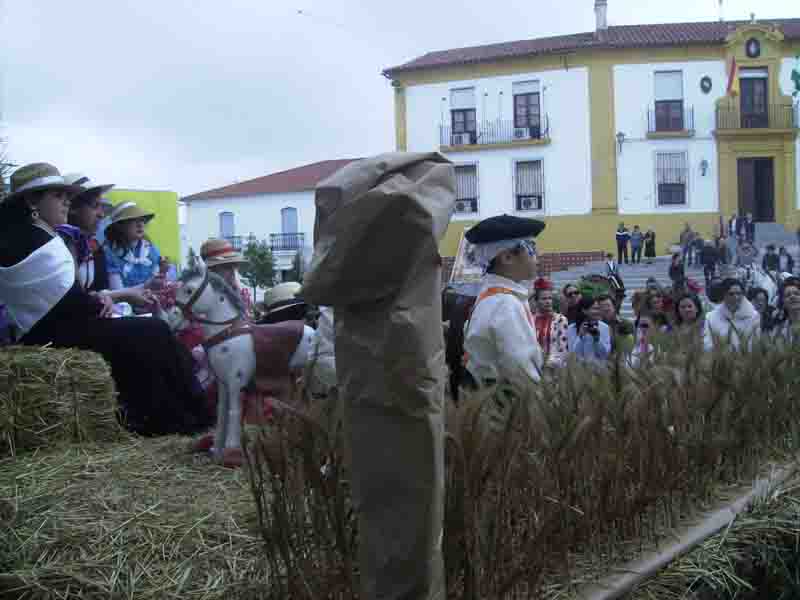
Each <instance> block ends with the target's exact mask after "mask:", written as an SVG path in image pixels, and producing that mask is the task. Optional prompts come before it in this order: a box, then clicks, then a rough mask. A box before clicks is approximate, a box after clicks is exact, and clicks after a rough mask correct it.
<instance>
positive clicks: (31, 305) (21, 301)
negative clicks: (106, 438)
mask: <svg viewBox="0 0 800 600" xmlns="http://www.w3.org/2000/svg"><path fill="white" fill-rule="evenodd" d="M77 191H78V190H77V189H76V188H75V186H72V185H69V184H68V183H67V182H66V181H65V179H64V178H63V177H62V176H61V174H60V173H59V172H58V169H56V168H55V167H53V166H52V165H49V164H46V163H35V164H30V165H26V166H24V167H22V168H20V169H18V170H17V171H15V172H14V174H13V175H12V176H11V193H10V194H9V195H8V196H7V197H6V198H5V199H4V200H3V202H2V203H0V299H2V302H3V303H4V304H6V306H7V308H8V310H9V316H10V319H11V322H12V325H13V328H14V341H15V342H17V343H21V344H27V345H44V344H52V345H53V346H55V347H61V348H81V349H84V350H93V351H95V352H98V353H99V354H101V355H102V356H103V357H104V358H105V359H106V360H107V361H108V362H109V363H110V365H111V373H112V376H113V377H114V381H115V383H116V387H117V390H118V392H119V401H120V404H121V413H122V417H123V418H124V420H125V424H126V425H127V427H128V428H129V429H131V430H132V431H136V432H138V433H142V434H147V435H159V434H166V433H195V432H197V431H201V430H203V429H205V428H207V427H208V425H209V424H210V421H211V419H210V417H209V415H208V413H207V411H206V410H205V406H204V404H203V398H202V395H201V393H200V390H199V389H198V386H197V384H196V381H195V379H194V377H193V376H192V364H191V358H190V357H189V355H188V354H187V353H185V352H182V349H181V348H180V347H179V346H178V344H177V342H176V341H175V339H174V338H173V336H172V334H171V333H170V330H169V327H168V326H167V324H166V323H164V322H162V321H158V320H156V319H142V318H137V319H125V318H122V319H106V318H102V317H101V316H100V314H101V311H102V308H103V305H102V304H101V303H100V302H99V301H98V299H97V298H96V297H95V296H92V295H90V294H89V293H87V292H86V290H84V289H83V288H82V287H81V285H80V283H79V282H78V280H77V278H76V268H75V260H74V258H73V256H72V254H71V253H70V251H69V249H68V248H67V246H66V245H65V243H64V241H63V240H62V238H61V237H60V236H59V235H58V234H57V233H56V231H55V228H56V227H58V226H60V225H64V224H65V223H66V222H67V218H68V214H69V207H70V202H69V197H70V196H71V195H74V194H75V193H76V192H77Z"/></svg>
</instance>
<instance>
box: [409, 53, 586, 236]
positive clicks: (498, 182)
mask: <svg viewBox="0 0 800 600" xmlns="http://www.w3.org/2000/svg"><path fill="white" fill-rule="evenodd" d="M531 80H536V81H539V83H540V87H541V90H542V91H541V110H542V115H547V116H548V120H549V125H550V138H551V141H550V143H549V144H547V145H540V146H516V147H512V148H505V147H503V148H484V149H481V150H479V151H461V152H450V153H447V154H446V155H447V157H448V158H449V159H450V160H452V161H453V162H454V163H456V164H477V166H478V182H479V188H480V189H479V201H478V205H479V206H478V210H479V213H478V214H477V215H474V214H473V215H469V216H456V217H454V219H455V220H465V219H470V220H474V219H475V218H479V219H480V218H485V217H489V216H492V215H497V214H502V213H508V214H519V215H520V216H525V215H529V216H535V215H537V214H540V215H547V216H550V215H571V214H585V213H588V212H589V211H590V210H591V202H592V200H591V197H592V196H591V194H592V184H591V156H590V139H589V92H588V89H589V88H588V70H587V69H586V68H574V69H569V70H558V71H544V72H541V73H533V72H531V73H522V74H518V75H507V76H497V77H491V78H482V79H474V80H462V81H452V82H447V83H436V84H427V85H416V86H410V87H409V88H408V89H407V90H406V105H407V108H406V110H407V135H408V150H409V151H420V152H422V151H432V150H439V148H440V146H439V141H440V139H439V131H440V129H439V128H440V126H441V125H445V126H449V124H450V90H453V89H459V88H466V87H474V88H475V98H476V106H475V108H476V114H477V120H478V122H479V123H480V122H481V121H492V120H496V119H500V120H503V121H506V120H507V121H511V120H513V118H514V110H513V93H512V86H513V83H515V82H523V81H531ZM443 98H444V100H443ZM538 159H541V160H543V167H544V181H545V199H544V209H543V211H541V212H534V211H521V212H517V211H516V210H515V209H516V207H515V198H514V189H513V182H514V163H515V161H519V160H538Z"/></svg>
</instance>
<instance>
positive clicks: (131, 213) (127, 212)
mask: <svg viewBox="0 0 800 600" xmlns="http://www.w3.org/2000/svg"><path fill="white" fill-rule="evenodd" d="M155 216H156V215H155V213H152V212H148V211H146V210H144V209H143V208H139V206H137V204H136V202H122V203H120V204H117V205H116V206H115V207H114V209H113V210H112V211H111V216H110V217H111V221H110V222H109V225H113V224H114V223H119V222H120V221H130V220H131V219H144V220H145V222H148V223H149V222H150V221H151V220H152V219H153V217H155Z"/></svg>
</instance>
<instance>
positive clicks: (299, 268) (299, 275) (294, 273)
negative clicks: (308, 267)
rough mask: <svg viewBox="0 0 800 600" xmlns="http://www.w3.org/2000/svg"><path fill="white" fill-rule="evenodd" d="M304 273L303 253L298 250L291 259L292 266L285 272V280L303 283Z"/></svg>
mask: <svg viewBox="0 0 800 600" xmlns="http://www.w3.org/2000/svg"><path fill="white" fill-rule="evenodd" d="M304 275H305V267H304V265H303V253H302V251H301V250H298V251H297V252H296V253H295V255H294V260H293V261H292V268H291V269H290V270H289V271H288V272H287V277H286V281H296V282H297V283H303V276H304Z"/></svg>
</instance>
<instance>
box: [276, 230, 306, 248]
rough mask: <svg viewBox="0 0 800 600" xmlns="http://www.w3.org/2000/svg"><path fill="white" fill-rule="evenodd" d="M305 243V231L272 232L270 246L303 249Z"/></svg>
mask: <svg viewBox="0 0 800 600" xmlns="http://www.w3.org/2000/svg"><path fill="white" fill-rule="evenodd" d="M304 244H305V234H304V233H270V234H269V247H270V248H271V249H272V251H273V252H274V251H276V250H302V249H303V246H304Z"/></svg>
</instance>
